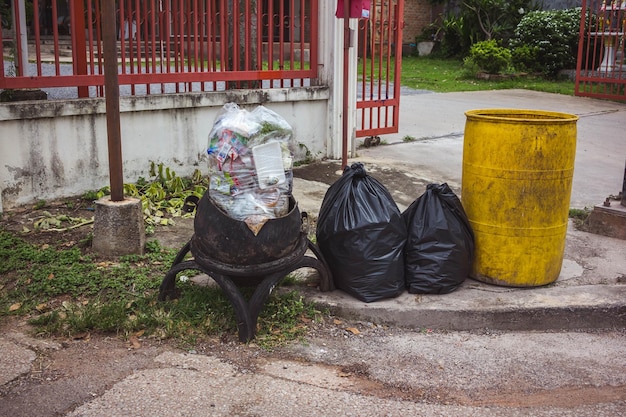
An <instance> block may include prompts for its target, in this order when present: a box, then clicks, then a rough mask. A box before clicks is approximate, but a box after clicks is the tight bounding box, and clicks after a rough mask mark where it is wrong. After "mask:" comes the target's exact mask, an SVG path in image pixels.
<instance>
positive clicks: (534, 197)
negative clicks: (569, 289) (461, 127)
mask: <svg viewBox="0 0 626 417" xmlns="http://www.w3.org/2000/svg"><path fill="white" fill-rule="evenodd" d="M465 116H466V118H467V119H466V124H465V139H464V144H463V177H462V189H461V200H462V202H463V207H464V208H465V211H466V213H467V217H468V219H469V221H470V224H471V226H472V228H473V230H474V235H475V243H476V248H475V258H474V262H473V266H472V270H471V274H470V276H471V277H472V278H474V279H477V280H479V281H483V282H488V283H492V284H497V285H504V286H511V287H531V286H540V285H546V284H550V283H552V282H554V281H555V280H556V279H557V278H558V277H559V274H560V272H561V266H562V264H563V254H564V251H565V235H566V233H567V222H568V215H569V203H570V196H571V191H572V177H573V174H574V157H575V153H576V122H577V120H578V117H577V116H575V115H571V114H566V113H558V112H549V111H541V110H518V109H484V110H470V111H467V112H466V113H465Z"/></svg>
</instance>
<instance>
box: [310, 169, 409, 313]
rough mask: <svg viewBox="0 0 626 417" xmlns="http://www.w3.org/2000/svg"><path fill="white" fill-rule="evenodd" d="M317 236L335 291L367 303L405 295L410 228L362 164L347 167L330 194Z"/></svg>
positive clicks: (393, 203)
mask: <svg viewBox="0 0 626 417" xmlns="http://www.w3.org/2000/svg"><path fill="white" fill-rule="evenodd" d="M316 235H317V244H318V247H319V249H320V250H321V252H322V254H323V255H324V258H325V259H326V262H327V263H328V265H329V267H330V270H331V272H332V275H333V279H334V282H335V286H336V287H337V288H339V289H342V290H343V291H345V292H347V293H348V294H350V295H352V296H354V297H356V298H357V299H359V300H361V301H364V302H366V303H369V302H372V301H377V300H380V299H383V298H392V297H396V296H398V295H400V294H401V293H402V292H403V291H404V289H405V287H404V245H405V243H406V226H405V224H404V221H403V220H402V215H401V213H400V210H399V209H398V206H397V205H396V203H395V202H394V201H393V198H392V197H391V194H389V191H387V189H386V188H385V187H384V186H383V185H382V184H381V183H380V182H379V181H378V180H376V179H375V178H373V177H370V176H369V175H367V173H366V172H365V168H364V167H363V164H361V163H355V164H352V166H350V167H346V168H345V169H344V172H343V175H342V176H341V178H339V179H338V180H337V181H336V182H335V183H334V184H332V185H331V186H330V188H329V189H328V191H327V192H326V195H325V196H324V200H323V201H322V206H321V207H320V214H319V217H318V223H317V231H316Z"/></svg>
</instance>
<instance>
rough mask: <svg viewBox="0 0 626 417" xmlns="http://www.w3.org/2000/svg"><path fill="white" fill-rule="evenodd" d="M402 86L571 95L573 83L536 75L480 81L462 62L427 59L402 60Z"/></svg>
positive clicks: (406, 58) (441, 89) (404, 58)
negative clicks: (519, 90) (515, 90)
mask: <svg viewBox="0 0 626 417" xmlns="http://www.w3.org/2000/svg"><path fill="white" fill-rule="evenodd" d="M401 83H402V85H403V86H406V87H410V88H414V89H420V90H430V91H435V92H438V93H447V92H456V91H480V90H504V89H512V88H519V89H526V90H535V91H543V92H548V93H558V94H566V95H571V96H573V95H574V82H573V81H570V80H548V79H545V78H543V77H540V76H535V75H515V74H511V78H510V79H503V80H497V81H494V80H481V79H477V78H476V77H475V75H474V74H471V73H469V72H468V71H467V70H466V69H464V68H463V62H462V61H461V60H454V59H441V58H437V57H430V56H428V57H403V58H402V79H401Z"/></svg>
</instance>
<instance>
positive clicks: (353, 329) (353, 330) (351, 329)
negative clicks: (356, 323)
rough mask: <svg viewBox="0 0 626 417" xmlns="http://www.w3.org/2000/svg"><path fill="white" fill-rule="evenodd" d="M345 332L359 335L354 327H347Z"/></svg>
mask: <svg viewBox="0 0 626 417" xmlns="http://www.w3.org/2000/svg"><path fill="white" fill-rule="evenodd" d="M346 330H347V331H349V332H351V333H352V334H360V333H361V332H360V331H359V329H357V328H356V327H348V328H347V329H346Z"/></svg>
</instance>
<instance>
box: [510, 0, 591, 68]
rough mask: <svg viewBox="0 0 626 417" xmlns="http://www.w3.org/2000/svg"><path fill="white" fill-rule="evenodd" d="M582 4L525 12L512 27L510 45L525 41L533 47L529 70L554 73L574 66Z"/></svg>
mask: <svg viewBox="0 0 626 417" xmlns="http://www.w3.org/2000/svg"><path fill="white" fill-rule="evenodd" d="M581 10H582V9H581V8H580V7H576V8H572V9H566V10H543V11H534V12H531V13H528V14H527V15H526V16H524V17H523V18H522V20H521V21H520V22H519V24H518V25H517V27H516V29H515V36H514V38H513V39H512V40H511V47H512V48H513V49H516V48H520V47H522V46H524V45H528V47H530V48H533V50H534V51H536V60H535V64H534V65H532V68H531V69H532V70H535V71H541V72H542V73H544V74H545V75H547V76H550V77H554V76H555V75H556V74H557V73H558V72H559V71H560V70H562V69H568V68H574V67H575V65H576V57H577V53H578V38H579V29H580V14H581Z"/></svg>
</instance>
